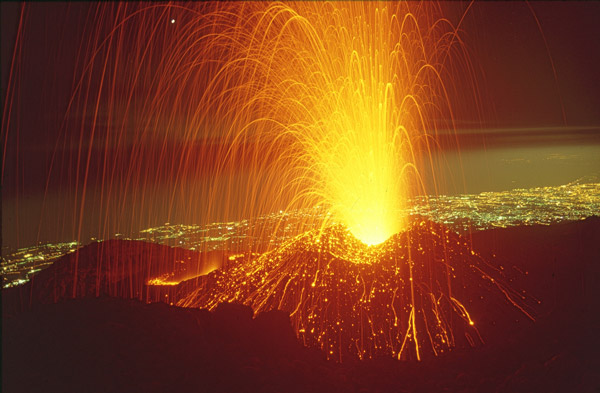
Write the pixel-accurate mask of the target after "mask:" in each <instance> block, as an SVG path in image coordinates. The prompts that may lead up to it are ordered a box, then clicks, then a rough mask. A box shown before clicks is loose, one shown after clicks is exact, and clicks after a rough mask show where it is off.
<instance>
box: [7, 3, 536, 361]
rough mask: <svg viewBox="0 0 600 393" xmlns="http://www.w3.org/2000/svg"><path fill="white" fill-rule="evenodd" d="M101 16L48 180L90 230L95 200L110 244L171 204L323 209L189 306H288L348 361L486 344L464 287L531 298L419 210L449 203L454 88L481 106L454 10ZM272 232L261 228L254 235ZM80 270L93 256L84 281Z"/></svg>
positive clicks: (264, 8)
mask: <svg viewBox="0 0 600 393" xmlns="http://www.w3.org/2000/svg"><path fill="white" fill-rule="evenodd" d="M95 7H96V10H95V12H92V13H90V15H93V19H94V24H93V25H94V26H96V28H90V31H89V32H88V33H89V34H88V39H87V40H83V41H82V44H81V48H80V51H79V53H80V57H81V61H80V62H79V63H78V66H77V70H76V71H77V72H76V74H75V78H74V93H73V95H72V98H71V101H70V102H69V105H68V109H67V114H66V115H65V117H64V121H63V123H62V128H61V131H60V135H59V136H58V138H57V142H56V143H57V144H56V152H55V154H54V155H53V156H52V160H51V163H50V168H51V169H50V171H51V173H50V174H49V177H48V181H47V185H48V184H51V183H53V182H55V181H56V179H54V180H52V179H51V178H50V176H51V175H53V176H55V177H57V178H58V183H59V184H61V185H62V187H64V188H65V189H73V190H75V191H74V196H73V197H72V199H73V203H72V204H71V205H70V207H68V209H70V210H69V211H66V212H65V222H66V224H65V223H62V224H63V226H65V227H71V228H72V230H73V234H74V236H73V238H76V239H81V238H82V227H83V222H84V221H86V219H87V218H86V217H87V216H86V214H88V212H89V211H90V210H93V209H92V208H91V207H90V205H91V203H90V202H94V206H96V207H97V206H99V208H98V209H96V211H99V212H100V215H99V216H100V219H99V221H98V224H97V225H98V231H97V232H98V233H100V234H104V235H105V237H109V235H110V234H112V233H115V232H117V231H119V232H126V233H127V232H135V230H134V228H135V227H138V228H139V227H148V226H151V225H152V224H153V222H152V217H154V216H155V215H156V216H158V215H159V214H158V212H159V211H160V212H161V214H165V215H166V217H168V219H169V220H170V218H177V217H179V218H181V217H184V218H185V219H186V220H188V221H193V222H195V223H197V224H206V223H210V222H215V221H219V220H220V219H223V218H227V219H235V218H248V217H258V216H264V215H265V214H268V213H272V212H273V211H277V210H281V211H283V212H285V211H291V210H294V211H298V210H302V209H305V211H315V210H314V208H315V207H317V206H319V207H320V209H319V211H325V212H326V213H325V214H318V215H316V214H315V215H306V216H305V217H304V219H303V222H302V225H300V227H298V228H295V229H294V231H296V232H297V233H296V235H297V237H295V238H293V239H292V240H290V242H289V243H286V244H285V245H283V246H282V247H280V248H272V249H268V250H259V251H261V252H262V251H267V252H265V253H263V254H262V256H260V257H258V258H255V259H252V260H247V261H244V262H243V263H240V264H239V266H236V267H233V268H232V267H228V268H225V269H221V270H218V271H216V272H213V273H211V274H209V275H208V276H206V277H205V278H202V279H198V280H199V281H197V283H198V288H197V290H196V291H194V292H193V293H192V294H190V295H189V296H187V297H185V298H184V299H183V300H181V302H180V305H183V306H194V307H206V308H214V307H216V305H217V304H218V302H221V301H227V300H229V301H240V302H242V303H245V304H249V305H252V306H253V308H254V309H255V311H265V310H269V309H283V310H286V311H289V312H290V314H291V315H292V319H293V321H292V322H293V323H294V326H295V327H296V329H297V332H298V335H299V336H301V337H302V339H303V340H305V342H306V343H307V345H315V346H320V347H321V348H323V349H324V350H325V351H326V352H327V353H328V354H330V355H331V357H334V358H339V359H340V360H341V358H342V355H343V354H348V353H351V354H356V355H358V356H359V357H360V358H366V357H371V356H376V355H379V354H382V353H385V354H392V355H393V356H396V357H398V358H403V357H408V358H410V357H415V358H416V359H420V358H421V356H422V354H423V353H424V352H427V353H432V354H434V355H437V354H439V353H441V352H444V351H447V350H449V349H451V348H453V347H454V346H455V345H457V344H456V342H457V338H456V337H458V336H460V337H465V340H467V341H468V343H469V344H470V345H475V342H476V341H478V340H480V337H479V333H478V332H477V329H476V327H475V325H476V324H475V322H474V321H473V319H472V318H471V316H470V315H469V311H468V306H469V304H468V303H467V302H466V301H465V300H464V299H468V298H469V297H470V296H472V295H473V292H470V291H468V290H466V289H465V288H467V286H468V285H466V284H465V282H464V280H467V278H466V277H471V278H473V282H476V281H477V280H481V279H483V280H484V282H486V283H487V282H489V283H491V284H490V285H491V286H492V287H496V288H497V289H500V293H503V294H504V296H505V297H507V298H508V299H509V300H510V303H512V304H514V305H517V301H518V299H519V296H517V295H515V294H514V293H512V292H510V290H508V289H507V288H506V287H505V286H500V284H499V281H497V280H496V281H495V280H494V279H493V278H492V277H493V272H491V271H490V269H489V268H488V267H486V265H485V263H484V262H482V261H481V260H480V258H479V257H477V256H476V255H475V253H474V252H473V251H472V250H471V249H470V248H469V246H468V244H467V243H466V242H465V240H464V239H462V238H460V237H458V235H455V234H451V233H449V232H448V231H447V230H445V229H444V228H438V227H435V228H434V227H431V226H430V224H426V223H417V224H415V223H411V220H409V219H408V217H405V216H404V214H403V211H404V208H405V204H406V201H407V199H408V198H409V197H411V196H414V195H428V194H436V193H437V192H438V189H437V186H438V184H440V181H441V180H440V179H437V178H436V176H435V175H436V172H437V171H436V168H437V167H438V166H439V165H441V164H440V160H439V159H438V158H436V154H435V152H436V150H437V149H438V148H439V146H440V145H442V144H447V143H453V144H454V145H456V144H457V142H456V139H455V133H454V130H455V121H454V118H455V116H454V111H453V106H452V102H451V101H452V100H451V99H450V97H451V96H453V95H452V92H454V93H456V85H458V84H460V83H458V82H464V81H467V82H469V81H470V82H471V84H470V85H469V84H468V83H465V84H464V85H462V84H461V86H463V88H464V91H465V92H466V93H465V94H467V93H468V92H472V93H473V96H475V101H476V96H477V87H476V84H475V82H474V73H473V68H472V67H471V63H470V61H469V58H468V56H467V54H466V50H465V48H464V47H463V45H462V43H461V40H460V36H459V34H458V31H459V26H454V25H453V24H452V23H451V22H450V21H449V20H448V19H446V18H444V17H443V12H442V9H441V5H440V4H438V3H434V2H422V3H418V4H415V3H410V2H365V3H362V2H293V3H280V2H275V3H263V2H248V3H247V2H232V3H225V2H214V3H197V4H183V5H180V4H150V5H148V4H134V3H110V4H98V5H96V6H95ZM457 74H460V75H459V76H457ZM8 121H9V122H10V119H9V120H8ZM448 131H450V132H448ZM61 146H62V147H63V150H61V149H60V147H61ZM65 146H75V147H76V148H75V149H64V147H65ZM426 177H431V178H430V179H429V178H426ZM164 190H167V192H166V195H165V192H164ZM90 194H92V196H93V198H92V199H94V201H89V202H88V200H89V199H90V198H91V197H90ZM72 206H75V209H73V208H72ZM311 209H312V210H311ZM281 217H285V214H283V215H281ZM69 220H71V224H72V225H70V226H69ZM163 222H164V221H163ZM127 225H130V228H127ZM277 225H280V226H285V222H283V219H282V220H281V221H279V223H278V224H277ZM128 229H129V231H128ZM274 230H277V228H264V227H262V228H261V227H259V226H253V225H249V226H248V236H247V238H248V239H252V238H253V237H256V236H261V237H268V236H269V235H270V234H272V233H273V231H274ZM245 246H246V249H245V250H244V251H247V252H248V253H249V255H250V254H252V252H253V251H255V250H253V248H252V247H253V245H252V243H251V241H250V242H248V244H246V245H245ZM77 255H78V254H77ZM139 263H143V261H140V262H139ZM98 269H100V267H99V268H98ZM459 272H463V273H464V277H462V278H461V276H460V275H461V274H462V273H459ZM77 274H78V273H77V260H76V263H75V264H74V272H73V275H74V278H73V282H74V284H73V288H76V287H77ZM461 280H463V281H461ZM73 296H75V289H73ZM523 311H525V310H523ZM526 313H527V312H526ZM457 326H459V327H460V332H461V334H459V335H458V336H457V335H455V333H454V332H455V331H456V329H457ZM463 333H464V334H463Z"/></svg>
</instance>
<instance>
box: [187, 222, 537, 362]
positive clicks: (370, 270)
mask: <svg viewBox="0 0 600 393" xmlns="http://www.w3.org/2000/svg"><path fill="white" fill-rule="evenodd" d="M194 285H195V286H196V290H194V291H193V292H192V293H191V294H190V295H188V296H187V297H186V298H184V299H182V300H181V301H179V303H178V305H180V306H186V307H200V308H208V309H214V308H215V307H216V306H217V305H218V304H219V303H221V302H240V303H243V304H246V305H249V306H251V307H252V308H253V309H254V310H255V312H261V311H268V310H273V309H278V310H284V311H287V312H289V313H290V316H291V319H292V324H293V326H294V327H295V329H296V331H297V333H298V336H299V337H300V339H301V340H302V341H303V342H304V344H305V345H308V346H314V347H318V348H320V349H322V350H324V351H325V353H327V355H328V357H329V358H332V359H336V360H339V361H342V360H343V359H347V358H348V357H358V358H361V359H364V358H371V357H375V356H380V355H384V356H394V357H397V358H398V359H422V358H424V357H428V356H432V355H438V354H441V353H444V352H446V351H448V350H450V349H452V348H454V347H457V346H460V347H468V346H475V345H478V344H480V343H481V342H482V341H483V339H482V337H481V336H480V334H479V332H478V329H477V323H476V318H475V317H473V316H471V315H470V311H469V308H470V306H471V305H473V304H474V303H473V302H474V299H479V298H480V297H481V296H484V295H485V296H487V297H488V298H489V299H494V298H499V299H500V300H501V303H506V301H505V300H506V299H508V300H509V303H512V304H513V305H516V306H517V307H520V308H521V311H523V312H525V314H527V310H528V309H527V308H525V306H524V305H523V304H524V303H526V300H525V298H524V297H523V295H522V294H520V293H518V292H516V291H513V290H511V289H510V288H509V287H508V286H507V285H506V284H504V283H503V281H502V279H501V277H500V275H499V274H498V272H496V271H494V269H493V268H492V267H490V266H489V265H488V264H487V263H486V262H485V261H484V260H483V259H482V258H481V257H480V256H479V255H477V253H475V252H474V251H473V250H472V249H471V248H470V247H469V246H468V243H467V241H466V239H464V238H463V237H461V236H459V235H457V234H455V233H453V232H451V231H449V230H448V229H446V228H444V227H443V226H441V225H437V224H432V223H430V222H426V221H419V220H417V221H414V222H412V223H410V225H409V227H408V230H406V231H403V232H402V233H400V234H398V235H395V236H393V237H392V238H390V239H389V240H388V241H386V242H384V243H382V244H381V245H379V246H371V247H369V246H366V245H365V244H364V243H362V242H361V241H359V240H357V239H356V238H354V236H352V235H351V234H350V233H349V231H348V230H347V229H345V228H344V227H341V226H334V227H328V228H326V229H325V230H323V231H318V230H315V231H311V232H307V233H305V234H303V235H300V236H298V237H296V238H294V239H292V240H290V241H288V242H287V243H285V244H284V245H282V246H281V247H279V248H277V249H275V250H273V251H271V252H268V253H266V254H264V255H262V256H260V257H259V258H257V259H254V260H246V261H243V262H241V263H235V264H232V265H229V266H228V267H226V268H224V269H221V270H217V271H215V272H213V273H211V274H209V275H208V276H205V277H203V278H199V279H198V280H196V281H195V283H194ZM489 301H490V300H488V304H491V303H489ZM495 311H497V310H495Z"/></svg>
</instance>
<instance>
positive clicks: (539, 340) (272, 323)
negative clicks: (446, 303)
mask: <svg viewBox="0 0 600 393" xmlns="http://www.w3.org/2000/svg"><path fill="white" fill-rule="evenodd" d="M472 241H473V245H474V249H476V250H477V252H478V253H480V254H481V255H488V254H489V255H490V257H491V255H496V256H495V258H494V259H493V260H494V261H495V262H494V263H496V264H498V269H500V270H502V271H503V273H504V276H505V278H506V279H507V280H508V282H510V283H511V285H513V286H514V287H518V288H522V289H523V290H525V291H526V292H527V293H529V294H532V295H534V296H536V297H537V298H538V299H539V300H540V301H541V304H540V305H539V307H540V310H541V312H539V313H538V314H537V315H536V320H535V322H532V323H525V324H524V323H521V322H519V323H515V322H516V321H512V322H511V323H509V324H507V325H506V326H507V328H506V329H504V328H503V329H498V330H497V334H496V335H495V336H494V339H489V340H486V343H485V344H484V345H480V346H477V347H474V348H464V349H461V348H457V349H454V350H452V351H449V352H448V353H444V354H442V355H441V356H438V357H435V358H430V359H425V360H424V361H422V362H414V361H397V360H394V359H392V358H391V357H389V356H385V357H376V358H374V359H371V360H363V361H358V360H351V359H349V360H348V361H345V362H343V363H336V362H332V361H327V360H325V356H324V354H323V352H321V351H318V350H316V349H309V348H306V347H304V346H302V345H300V343H299V342H298V340H297V339H296V337H295V335H294V332H293V330H292V327H291V324H290V319H289V316H288V315H287V314H285V313H284V312H280V311H270V312H266V313H259V314H258V315H256V316H254V318H253V311H252V310H251V309H250V308H248V307H246V306H242V305H239V304H223V305H220V306H218V307H217V308H216V309H215V310H214V311H213V312H208V311H205V310H198V309H186V308H180V307H173V306H168V305H166V304H161V303H153V304H145V303H142V302H139V301H137V300H127V299H118V298H106V297H99V298H94V297H85V298H81V299H75V300H67V301H60V302H59V303H57V304H39V303H35V302H34V303H33V305H32V307H31V308H30V309H29V310H26V311H22V312H15V313H13V314H6V313H4V314H3V332H2V339H3V362H2V384H3V385H2V391H3V392H32V391H60V392H82V391H85V392H109V391H114V392H122V391H127V392H130V391H144V392H165V391H176V392H188V391H189V392H232V391H236V392H238V391H241V392H243V391H253V392H308V391H311V392H392V391H393V392H442V391H450V392H538V391H543V392H573V391H577V392H598V389H599V388H600V376H599V373H598V370H600V362H599V361H598V356H597V352H598V348H599V345H598V344H599V339H598V331H599V329H600V317H599V314H598V312H597V311H598V309H599V307H600V268H599V265H598V261H600V250H599V244H600V219H598V218H590V219H587V220H584V221H580V222H573V223H567V224H560V225H553V226H533V227H520V228H510V229H499V230H493V231H485V232H481V233H475V234H473V236H472ZM80 258H81V254H80ZM82 261H83V259H80V262H82ZM84 265H85V263H84ZM92 265H93V264H92ZM500 266H502V267H500ZM525 272H526V273H527V274H525ZM553 280H554V281H553ZM67 292H68V288H67ZM7 293H14V288H13V289H11V290H9V291H6V290H3V291H2V294H3V302H4V300H5V299H4V298H5V296H4V295H5V294H7ZM484 305H485V302H482V303H481V306H482V307H483V306H484ZM470 307H472V308H473V309H477V308H478V307H479V306H478V305H477V304H476V303H473V304H472V305H471V306H470ZM474 313H476V312H475V311H474ZM481 323H482V322H479V321H478V324H481ZM491 323H492V321H490V324H491Z"/></svg>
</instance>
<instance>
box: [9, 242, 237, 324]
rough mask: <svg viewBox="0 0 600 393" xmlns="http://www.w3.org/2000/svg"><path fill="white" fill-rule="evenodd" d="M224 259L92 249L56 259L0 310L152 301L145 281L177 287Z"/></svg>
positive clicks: (154, 247)
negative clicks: (87, 301)
mask: <svg viewBox="0 0 600 393" xmlns="http://www.w3.org/2000/svg"><path fill="white" fill-rule="evenodd" d="M226 259H227V256H226V255H225V254H224V253H222V252H210V253H199V252H194V251H189V250H185V249H182V248H174V247H169V246H164V245H160V244H156V243H148V242H142V241H134V240H115V239H113V240H107V241H103V242H96V243H91V244H89V245H87V246H84V247H82V248H80V249H78V250H77V251H76V252H73V253H69V254H66V255H65V256H63V257H61V258H59V259H58V260H57V261H56V262H54V264H52V266H50V267H49V268H47V269H45V270H42V271H41V272H39V273H38V274H36V275H35V276H33V278H32V280H31V281H30V282H29V283H27V284H25V285H22V286H19V287H16V288H10V289H8V290H3V306H4V308H5V312H7V311H8V312H13V311H18V310H22V309H26V308H28V307H29V306H30V305H35V304H40V303H42V304H43V303H55V302H58V301H61V300H64V299H70V298H74V297H75V298H81V297H88V296H100V295H109V296H116V297H122V298H129V299H140V300H144V301H156V300H158V299H157V298H156V295H157V291H154V290H153V289H152V288H149V287H148V285H147V282H148V280H149V279H151V278H156V277H164V278H167V279H173V280H176V281H181V280H183V279H185V278H189V277H194V276H197V275H199V274H204V273H206V270H207V269H208V268H209V267H210V266H221V265H222V264H223V263H224V261H225V260H226ZM74 272H76V273H77V274H74ZM74 289H75V290H74Z"/></svg>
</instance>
